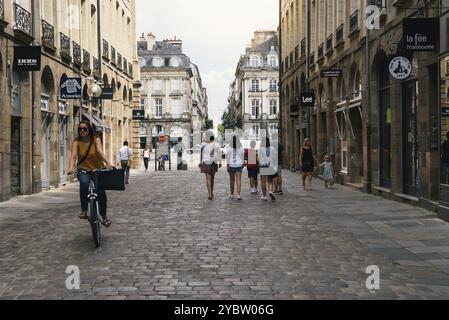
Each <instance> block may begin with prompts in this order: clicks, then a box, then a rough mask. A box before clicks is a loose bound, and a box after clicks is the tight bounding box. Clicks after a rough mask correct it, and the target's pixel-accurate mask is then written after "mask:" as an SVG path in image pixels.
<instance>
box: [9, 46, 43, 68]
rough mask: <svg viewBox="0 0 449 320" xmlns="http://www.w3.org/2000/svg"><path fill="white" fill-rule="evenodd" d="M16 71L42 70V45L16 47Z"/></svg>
mask: <svg viewBox="0 0 449 320" xmlns="http://www.w3.org/2000/svg"><path fill="white" fill-rule="evenodd" d="M13 69H14V71H40V70H41V47H39V46H31V47H19V46H16V47H14V64H13Z"/></svg>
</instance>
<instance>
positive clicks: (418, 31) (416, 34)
mask: <svg viewBox="0 0 449 320" xmlns="http://www.w3.org/2000/svg"><path fill="white" fill-rule="evenodd" d="M403 32H404V34H403V39H404V46H405V48H404V49H405V50H406V51H407V52H419V51H435V50H437V48H438V42H439V41H438V40H439V32H440V20H439V19H438V18H406V19H404V21H403Z"/></svg>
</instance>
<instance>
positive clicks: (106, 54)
mask: <svg viewBox="0 0 449 320" xmlns="http://www.w3.org/2000/svg"><path fill="white" fill-rule="evenodd" d="M103 58H104V59H105V60H109V42H107V41H106V40H105V39H103Z"/></svg>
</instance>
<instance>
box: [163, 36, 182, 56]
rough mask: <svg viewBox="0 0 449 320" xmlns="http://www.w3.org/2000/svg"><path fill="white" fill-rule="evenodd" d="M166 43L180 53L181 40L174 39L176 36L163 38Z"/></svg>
mask: <svg viewBox="0 0 449 320" xmlns="http://www.w3.org/2000/svg"><path fill="white" fill-rule="evenodd" d="M165 42H166V43H168V44H170V45H172V46H173V47H175V48H176V49H178V50H179V53H182V40H181V39H176V36H175V37H174V38H173V39H169V40H165Z"/></svg>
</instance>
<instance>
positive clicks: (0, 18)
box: [0, 0, 8, 29]
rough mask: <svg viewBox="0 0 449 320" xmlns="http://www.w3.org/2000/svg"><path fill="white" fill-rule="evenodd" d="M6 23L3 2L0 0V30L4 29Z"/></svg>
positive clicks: (3, 0)
mask: <svg viewBox="0 0 449 320" xmlns="http://www.w3.org/2000/svg"><path fill="white" fill-rule="evenodd" d="M7 25H8V23H7V22H6V21H5V0H0V29H3V28H5V27H6V26H7Z"/></svg>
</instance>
